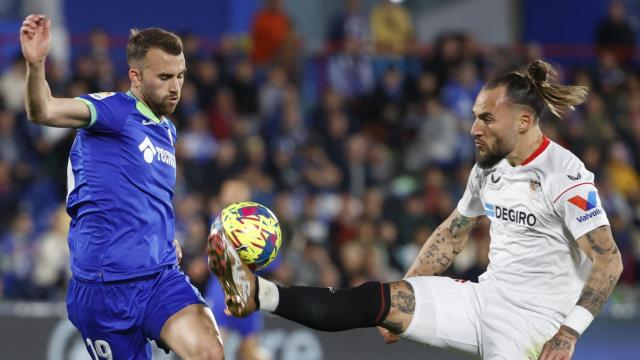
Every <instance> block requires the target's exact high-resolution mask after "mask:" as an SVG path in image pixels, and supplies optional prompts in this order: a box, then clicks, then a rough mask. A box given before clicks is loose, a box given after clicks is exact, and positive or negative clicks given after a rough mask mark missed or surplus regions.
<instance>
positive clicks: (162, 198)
mask: <svg viewBox="0 0 640 360" xmlns="http://www.w3.org/2000/svg"><path fill="white" fill-rule="evenodd" d="M77 99H79V100H81V101H83V102H84V103H86V104H87V106H88V107H89V109H90V111H91V122H90V124H89V126H87V127H86V128H84V129H80V130H79V131H78V133H77V135H76V138H75V141H74V143H73V146H72V147H71V151H70V153H69V163H68V168H67V190H68V192H67V212H68V213H69V215H70V216H71V227H70V229H69V240H68V241H69V248H70V250H71V271H72V272H73V274H74V275H75V276H79V277H81V278H84V279H90V280H93V279H96V280H97V279H102V280H103V281H113V280H123V279H130V278H134V277H139V276H144V275H148V274H152V273H155V272H158V271H161V270H162V269H163V268H164V267H165V266H167V265H170V264H176V263H177V258H176V254H175V249H174V247H173V239H174V227H175V215H174V213H173V207H172V203H171V200H172V198H173V188H174V185H175V181H176V160H175V147H174V144H175V141H176V129H175V126H174V125H173V124H172V123H171V121H169V120H168V119H166V118H164V117H163V118H162V119H158V118H157V117H156V116H155V115H154V114H153V112H151V110H150V109H149V108H148V107H147V106H146V105H145V104H144V103H143V102H141V101H138V100H137V99H136V97H135V96H134V95H133V93H131V92H127V93H96V94H88V95H83V96H81V97H79V98H77Z"/></svg>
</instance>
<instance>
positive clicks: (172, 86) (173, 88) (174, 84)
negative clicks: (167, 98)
mask: <svg viewBox="0 0 640 360" xmlns="http://www.w3.org/2000/svg"><path fill="white" fill-rule="evenodd" d="M180 84H181V82H180V79H177V78H174V79H173V80H172V81H170V82H169V91H170V92H171V93H177V92H178V91H179V90H180V87H181V86H180Z"/></svg>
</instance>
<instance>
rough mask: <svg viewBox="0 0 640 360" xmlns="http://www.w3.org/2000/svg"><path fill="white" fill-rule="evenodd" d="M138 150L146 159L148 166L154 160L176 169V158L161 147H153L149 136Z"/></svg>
mask: <svg viewBox="0 0 640 360" xmlns="http://www.w3.org/2000/svg"><path fill="white" fill-rule="evenodd" d="M138 149H139V150H140V152H141V153H142V156H143V157H144V161H145V162H146V163H147V164H151V163H152V162H153V160H154V159H157V160H158V161H160V162H162V163H165V164H167V165H169V166H171V167H173V168H174V169H175V168H176V157H175V155H173V154H172V153H171V152H170V151H169V150H166V149H163V148H161V147H159V146H155V145H153V143H152V142H151V140H149V137H148V136H145V137H144V140H142V142H141V143H140V145H138Z"/></svg>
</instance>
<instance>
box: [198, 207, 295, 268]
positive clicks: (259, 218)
mask: <svg viewBox="0 0 640 360" xmlns="http://www.w3.org/2000/svg"><path fill="white" fill-rule="evenodd" d="M211 232H212V233H213V232H219V233H221V234H223V236H225V237H226V238H227V239H228V240H229V242H230V243H231V244H233V247H234V248H235V249H236V251H237V252H238V255H239V256H240V258H241V259H242V261H244V262H245V263H246V264H247V265H249V268H250V269H251V270H252V271H255V270H260V269H262V268H264V267H265V266H267V265H269V263H271V262H272V261H273V260H274V259H275V258H276V257H277V256H278V250H280V245H281V244H282V235H281V232H280V224H279V223H278V219H277V218H276V216H275V215H274V214H273V212H271V210H269V209H268V208H267V207H265V206H263V205H261V204H258V203H255V202H250V201H243V202H238V203H234V204H231V205H229V206H227V207H225V208H224V209H222V211H221V212H220V215H219V216H218V217H216V219H215V220H214V222H213V224H212V225H211Z"/></svg>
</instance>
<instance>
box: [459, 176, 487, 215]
mask: <svg viewBox="0 0 640 360" xmlns="http://www.w3.org/2000/svg"><path fill="white" fill-rule="evenodd" d="M481 184H482V174H481V173H480V171H479V169H478V165H474V166H473V168H472V169H471V173H470V174H469V180H467V188H466V189H465V190H464V194H463V195H462V198H461V199H460V201H458V207H457V208H458V212H459V213H460V214H462V215H464V216H466V217H477V216H481V215H484V214H485V211H484V206H483V205H482V199H481V198H480V188H481Z"/></svg>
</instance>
